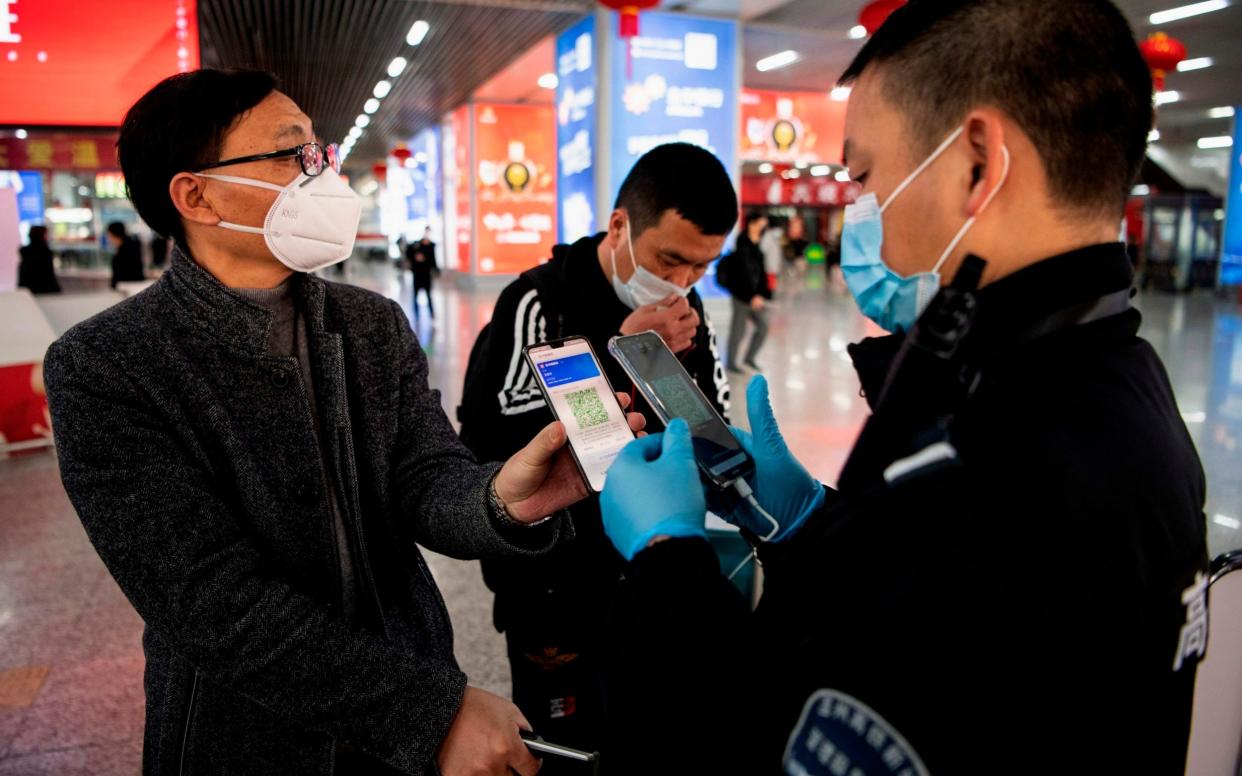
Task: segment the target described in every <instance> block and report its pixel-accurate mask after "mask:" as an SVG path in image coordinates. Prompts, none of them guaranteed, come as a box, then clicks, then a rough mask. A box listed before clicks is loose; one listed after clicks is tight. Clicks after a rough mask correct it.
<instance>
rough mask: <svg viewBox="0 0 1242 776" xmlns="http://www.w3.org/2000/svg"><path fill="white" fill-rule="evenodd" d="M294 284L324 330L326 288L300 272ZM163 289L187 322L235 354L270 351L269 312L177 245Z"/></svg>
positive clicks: (313, 324)
mask: <svg viewBox="0 0 1242 776" xmlns="http://www.w3.org/2000/svg"><path fill="white" fill-rule="evenodd" d="M290 282H291V283H292V284H293V292H294V298H295V299H296V300H297V303H298V306H299V309H301V310H302V311H303V313H304V314H305V316H306V320H307V323H308V325H309V327H310V330H311V332H313V333H320V332H322V331H323V330H324V307H325V298H326V285H327V284H326V283H324V282H323V281H322V280H320V279H319V278H317V277H314V276H313V275H308V274H305V273H301V272H298V273H295V274H294V275H293V277H292V278H291V279H290ZM160 285H162V286H163V288H164V290H165V292H166V293H167V294H168V296H169V297H171V298H172V300H173V301H174V302H175V303H176V304H177V305H178V306H179V307H181V308H182V310H184V312H185V315H186V318H187V319H188V321H189V322H190V323H192V324H193V325H195V326H196V327H198V328H199V329H200V330H201V331H202V332H204V333H205V334H206V335H208V336H209V337H210V338H212V339H215V340H217V341H218V342H220V343H221V344H223V345H224V346H225V347H227V348H229V349H232V350H237V351H241V352H245V353H248V354H252V355H262V354H263V353H265V352H266V350H267V342H268V331H269V329H270V328H271V326H272V318H273V314H272V313H271V311H269V310H267V309H265V308H263V307H261V306H259V305H257V304H254V303H253V302H250V301H248V300H246V299H244V298H243V297H242V296H241V295H240V294H237V293H235V292H233V291H232V290H231V289H229V288H228V287H227V286H225V285H224V284H223V283H221V282H220V281H219V280H216V278H215V276H213V275H212V274H211V273H210V272H208V271H207V270H206V269H204V268H203V267H202V266H200V265H199V264H198V262H196V261H194V259H193V258H191V257H190V256H189V255H187V254H186V253H184V252H182V250H181V249H180V248H179V247H174V248H173V251H172V261H171V265H170V267H169V270H168V271H167V272H165V273H164V274H163V276H162V277H161V278H160Z"/></svg>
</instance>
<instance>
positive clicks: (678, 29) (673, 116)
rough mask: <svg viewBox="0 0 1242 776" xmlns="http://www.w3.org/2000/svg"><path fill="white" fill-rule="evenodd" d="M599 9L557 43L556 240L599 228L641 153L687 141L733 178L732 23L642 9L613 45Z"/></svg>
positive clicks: (735, 71)
mask: <svg viewBox="0 0 1242 776" xmlns="http://www.w3.org/2000/svg"><path fill="white" fill-rule="evenodd" d="M619 31H620V16H619V14H617V13H615V12H610V11H598V12H596V13H595V14H594V15H592V16H589V17H587V18H585V19H583V20H582V21H580V22H579V23H578V24H576V25H574V26H573V27H571V28H569V29H568V30H566V31H565V32H564V33H562V34H561V35H560V37H559V38H557V42H556V56H557V75H558V77H559V81H558V85H557V153H558V162H559V164H558V175H557V178H558V180H557V184H558V185H557V200H558V206H559V208H560V216H561V217H560V219H559V223H560V234H559V238H560V240H561V241H564V242H570V241H573V240H575V239H577V238H579V237H582V236H584V235H586V234H591V233H594V232H596V231H599V230H601V229H603V228H604V225H605V223H606V221H607V218H608V214H609V213H611V212H612V204H613V202H614V201H615V199H616V195H617V191H618V190H619V189H620V188H621V182H622V181H623V180H625V176H626V175H627V174H628V173H629V171H630V168H631V167H633V166H634V163H635V162H636V161H637V160H638V158H639V157H640V156H642V155H643V154H644V153H646V152H647V151H649V150H651V149H652V148H654V147H655V146H658V145H661V144H664V143H673V142H686V143H693V144H695V145H699V146H702V147H704V148H706V149H708V150H709V151H711V152H712V153H714V154H715V155H716V156H717V157H718V158H719V159H720V161H721V162H722V163H723V164H724V166H725V169H726V170H728V171H729V174H730V175H731V176H732V177H733V178H734V180H735V181H737V180H738V177H739V176H738V162H737V138H738V133H739V128H738V122H739V120H740V119H739V105H740V102H739V94H740V91H741V73H740V71H739V66H740V61H741V56H740V52H739V50H738V47H739V45H740V38H739V34H738V24H737V22H735V21H732V20H728V19H708V18H702V17H696V16H687V15H683V14H676V13H661V12H650V13H643V14H642V15H641V16H640V19H639V35H637V36H636V37H633V38H630V39H628V40H622V39H621V37H620V35H619Z"/></svg>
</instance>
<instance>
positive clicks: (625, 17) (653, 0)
mask: <svg viewBox="0 0 1242 776" xmlns="http://www.w3.org/2000/svg"><path fill="white" fill-rule="evenodd" d="M599 2H600V5H603V6H604V7H605V8H611V9H613V10H615V11H620V12H621V21H620V27H619V28H618V31H619V32H620V35H621V45H622V46H625V77H626V78H629V77H630V76H631V75H632V74H633V66H632V64H631V63H630V38H633V37H636V36H637V35H638V12H639V11H645V10H647V9H648V8H655V7H656V6H657V5H659V4H660V0H599Z"/></svg>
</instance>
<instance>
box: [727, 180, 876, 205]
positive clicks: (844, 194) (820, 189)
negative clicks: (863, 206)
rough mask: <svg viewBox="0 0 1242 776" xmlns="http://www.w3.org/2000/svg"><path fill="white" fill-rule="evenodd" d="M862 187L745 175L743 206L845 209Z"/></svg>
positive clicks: (832, 182) (827, 181)
mask: <svg viewBox="0 0 1242 776" xmlns="http://www.w3.org/2000/svg"><path fill="white" fill-rule="evenodd" d="M860 189H861V187H860V186H859V185H858V184H857V183H854V182H841V181H835V180H833V179H831V178H820V177H814V176H810V175H803V176H801V177H799V178H794V179H792V180H790V179H787V178H783V177H780V176H779V175H743V176H742V205H743V206H748V207H764V206H768V205H772V206H778V205H787V206H793V207H799V206H801V207H844V206H845V205H852V204H854V200H855V199H856V198H857V197H858V192H859V190H860Z"/></svg>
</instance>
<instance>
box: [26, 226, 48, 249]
mask: <svg viewBox="0 0 1242 776" xmlns="http://www.w3.org/2000/svg"><path fill="white" fill-rule="evenodd" d="M35 243H43V244H44V245H46V244H47V227H46V226H32V227H30V244H31V245H34V244H35Z"/></svg>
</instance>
